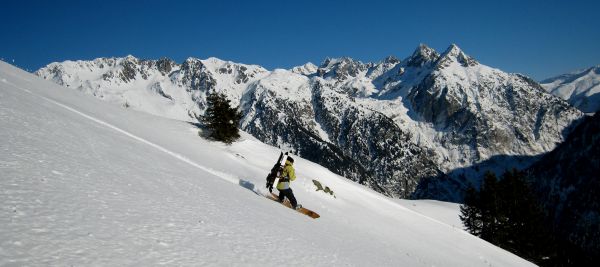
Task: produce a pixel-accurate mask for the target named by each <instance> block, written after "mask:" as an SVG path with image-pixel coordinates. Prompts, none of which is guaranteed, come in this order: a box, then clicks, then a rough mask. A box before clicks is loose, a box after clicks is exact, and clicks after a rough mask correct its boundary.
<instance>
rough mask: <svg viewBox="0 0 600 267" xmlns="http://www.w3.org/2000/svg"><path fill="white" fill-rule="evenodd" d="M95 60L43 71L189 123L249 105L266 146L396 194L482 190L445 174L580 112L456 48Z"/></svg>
mask: <svg viewBox="0 0 600 267" xmlns="http://www.w3.org/2000/svg"><path fill="white" fill-rule="evenodd" d="M103 61H108V62H113V63H112V64H111V65H109V66H111V67H112V68H113V70H112V72H116V73H117V74H118V75H117V74H115V75H112V76H109V77H108V78H107V79H106V80H104V79H98V78H95V77H99V76H104V75H103V74H102V75H100V73H98V72H99V71H98V70H97V69H98V67H96V71H95V70H93V69H92V70H90V69H91V68H90V67H85V66H88V65H89V64H92V65H95V66H97V65H98V64H99V63H98V62H103ZM92 62H93V63H89V62H80V61H78V63H79V65H78V66H75V67H72V66H71V65H72V64H73V63H72V62H65V63H52V64H50V65H49V66H48V67H45V68H42V69H40V70H38V71H37V72H36V74H37V75H38V76H40V77H43V78H45V79H50V80H53V81H55V82H58V83H59V84H63V85H67V86H69V87H71V88H78V89H79V90H82V91H87V92H90V93H92V94H94V95H98V94H97V92H100V93H102V94H101V95H100V97H103V96H102V95H109V92H110V94H112V95H118V96H120V97H121V98H111V99H107V97H106V96H104V97H103V98H105V99H107V100H109V101H116V102H121V103H124V104H127V105H129V106H131V107H133V108H135V109H141V110H144V111H148V112H150V113H153V114H157V115H162V116H166V117H170V118H176V119H183V120H197V119H198V116H199V115H200V114H202V112H203V110H204V108H205V95H206V93H207V92H208V91H210V90H217V91H221V92H224V93H225V94H226V95H227V96H228V97H229V98H230V99H231V100H232V102H233V104H235V105H237V104H238V103H239V104H240V105H241V108H242V110H243V112H244V118H243V120H242V122H241V125H240V126H241V128H242V129H244V130H246V131H248V132H250V133H251V134H253V135H255V136H256V137H257V138H258V139H260V140H261V141H263V142H265V143H268V144H272V145H277V146H280V147H285V148H287V149H291V150H294V151H296V152H297V153H299V154H300V155H303V156H305V158H307V159H309V160H313V161H315V162H317V163H319V164H322V165H324V166H326V167H328V168H329V169H331V170H333V171H335V172H337V173H339V174H343V175H344V176H346V177H348V178H350V179H352V180H355V181H358V182H361V183H365V184H368V185H370V186H371V187H373V188H374V189H376V190H378V191H379V192H382V193H385V194H387V195H390V196H395V197H408V196H411V195H413V196H419V197H428V198H438V199H440V198H441V199H447V200H458V199H460V193H456V192H460V190H461V189H462V188H463V187H464V186H466V184H467V183H469V182H471V183H477V179H478V175H477V174H478V172H482V171H483V170H478V171H477V172H475V174H472V172H466V173H461V174H459V175H456V176H453V177H446V175H445V174H444V172H449V171H451V170H454V169H457V168H464V167H468V166H471V165H473V164H474V163H477V162H482V161H485V160H486V159H489V158H491V157H493V156H497V155H516V156H518V155H537V154H540V153H544V152H547V151H549V150H551V149H553V148H554V147H555V145H556V144H557V143H559V142H561V141H562V139H563V133H564V132H565V131H566V132H568V127H569V125H570V124H571V123H572V122H574V121H576V120H577V119H578V118H580V117H581V116H582V114H581V112H579V111H577V110H575V109H573V108H572V107H570V106H569V105H568V104H567V103H566V102H564V101H562V100H560V99H558V98H556V97H554V96H552V95H549V94H547V93H546V92H545V91H544V90H542V89H541V87H540V86H539V85H538V84H537V83H535V82H534V81H532V80H531V79H529V78H527V77H524V76H522V75H518V74H507V73H504V72H502V71H500V70H497V69H493V68H490V67H487V66H484V65H481V64H480V63H478V62H477V61H476V60H475V59H473V58H472V57H470V56H468V55H466V54H465V53H464V52H463V51H462V50H460V48H459V47H458V46H456V45H451V46H450V47H449V48H448V49H447V50H446V51H444V53H442V54H438V53H437V52H436V51H435V50H433V49H431V48H429V47H427V46H426V45H423V44H421V45H419V47H417V49H415V51H414V53H413V54H412V55H411V56H410V57H408V58H406V59H405V60H399V59H397V58H395V57H387V58H385V59H384V60H382V61H380V62H377V63H362V62H360V61H357V60H353V59H351V58H347V57H346V58H339V59H327V60H325V61H324V62H323V63H322V64H321V65H320V66H319V67H316V66H315V65H313V64H305V65H303V66H299V67H296V68H293V69H292V70H290V71H288V70H274V71H267V70H265V69H264V68H261V67H259V66H255V65H244V64H238V63H232V62H227V61H222V60H218V59H215V58H210V59H207V60H198V59H193V58H189V59H187V60H186V61H185V62H184V63H182V64H181V65H178V64H176V63H173V62H172V61H168V60H166V59H162V61H161V62H162V63H160V64H159V63H158V61H151V60H137V67H131V66H130V67H128V65H130V62H131V63H135V62H136V60H134V58H132V57H127V58H125V59H97V60H95V61H92ZM100 64H102V63H100ZM81 65H83V66H84V67H81ZM105 65H108V63H105ZM134 65H135V64H134ZM158 66H163V67H160V69H159V67H158ZM57 69H58V70H59V71H57ZM100 69H101V68H100ZM169 69H170V73H168V74H167V72H168V70H169ZM132 70H133V71H132ZM87 72H91V73H95V76H93V75H88V74H87ZM84 73H85V74H86V75H87V76H86V75H84ZM73 77H75V78H73ZM123 77H125V78H126V79H124V78H123ZM133 78H134V79H133ZM115 80H116V81H115ZM138 91H142V92H144V93H145V94H144V95H142V94H141V93H137V94H134V92H138ZM161 92H162V93H161ZM148 94H153V95H151V96H148ZM166 96H168V97H166ZM165 107H170V108H171V109H172V110H173V111H172V112H165V111H164V109H165ZM504 164H506V165H510V164H513V163H512V162H505V163H504ZM426 178H427V180H428V181H429V183H430V184H431V185H433V184H435V186H431V187H427V188H431V189H434V188H435V189H434V190H433V191H431V190H425V191H421V192H415V190H416V189H417V185H418V184H419V183H420V182H421V181H423V179H426ZM448 181H452V182H448ZM415 193H416V194H415Z"/></svg>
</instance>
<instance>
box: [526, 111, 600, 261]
mask: <svg viewBox="0 0 600 267" xmlns="http://www.w3.org/2000/svg"><path fill="white" fill-rule="evenodd" d="M528 171H529V174H530V177H531V183H532V185H533V188H534V189H535V191H536V192H537V194H538V198H539V199H541V200H542V203H543V204H544V206H545V209H546V210H547V211H548V214H549V215H550V217H551V218H553V220H554V226H555V231H556V232H557V233H558V234H559V235H560V236H561V237H562V238H563V240H567V241H568V242H569V243H572V244H574V245H575V246H576V247H578V248H581V249H582V250H583V252H584V254H585V255H588V256H590V257H592V258H593V259H595V261H596V262H597V260H598V259H600V231H598V230H599V229H600V196H599V195H598V192H599V191H600V114H598V113H596V114H595V115H594V116H593V117H587V118H585V119H584V121H583V122H582V123H581V124H580V125H579V126H578V127H576V128H575V129H574V130H573V132H572V133H571V134H570V135H569V137H568V138H567V139H566V140H565V142H564V143H562V144H560V145H559V146H558V147H557V148H556V149H555V150H553V151H552V152H550V153H548V154H546V155H544V156H543V157H542V159H541V160H540V161H538V162H537V163H536V164H534V165H533V166H532V167H531V168H529V169H528ZM590 262H593V261H590Z"/></svg>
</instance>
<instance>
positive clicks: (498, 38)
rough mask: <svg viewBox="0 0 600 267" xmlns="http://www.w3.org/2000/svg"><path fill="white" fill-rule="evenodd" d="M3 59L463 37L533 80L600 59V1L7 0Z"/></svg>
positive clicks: (282, 60)
mask: <svg viewBox="0 0 600 267" xmlns="http://www.w3.org/2000/svg"><path fill="white" fill-rule="evenodd" d="M0 14H1V15H0V58H2V59H4V60H5V61H7V62H9V63H13V60H14V63H13V64H15V65H17V66H19V67H21V68H24V69H28V70H36V69H38V68H40V67H42V66H44V65H46V64H48V63H50V62H54V61H64V60H77V59H93V58H97V57H111V56H126V55H128V54H131V55H134V56H136V57H139V58H147V59H157V58H160V57H169V58H172V59H174V60H175V61H177V62H182V61H183V60H185V58H187V57H197V58H207V57H212V56H214V57H218V58H221V59H225V60H231V61H235V62H241V63H247V64H258V65H262V66H264V67H266V68H267V69H273V68H290V67H293V66H296V65H302V64H304V63H306V62H309V61H310V62H313V63H315V64H317V65H318V64H320V63H321V62H322V61H323V59H325V58H326V57H340V56H349V57H352V58H355V59H359V60H361V61H363V62H368V61H379V60H381V59H383V58H384V57H385V56H388V55H395V56H397V57H398V58H400V59H403V58H405V57H407V56H409V55H410V54H411V53H412V52H413V50H414V49H415V48H416V47H417V46H418V45H419V43H425V44H427V45H429V46H431V47H432V48H434V49H436V50H438V51H439V52H443V51H444V50H445V49H446V48H447V47H448V46H449V45H450V44H451V43H456V44H457V45H458V46H459V47H461V48H462V49H463V50H464V51H465V52H466V53H467V54H469V55H471V56H473V57H475V58H476V59H478V60H479V61H480V62H481V63H483V64H486V65H490V66H492V67H496V68H500V69H502V70H505V71H508V72H520V73H524V74H527V75H529V76H531V77H533V78H534V79H543V78H548V77H549V76H554V75H557V74H561V73H564V72H567V71H571V70H574V69H579V68H584V67H589V66H593V65H598V64H600V1H598V0H594V1H583V0H581V1H567V0H564V1H553V0H547V1H533V0H532V1H528V0H521V1H512V0H503V1H485V0H479V1H417V0H412V1H379V0H363V1H350V0H349V1H333V0H330V1H327V0H322V1H302V0H289V1H287V0H279V1H259V0H255V1H232V0H230V1H226V0H222V1H175V0H171V1H125V0H123V1H108V0H102V1H95V0H88V1H85V0H81V1H58V0H57V1H27V0H19V1H2V2H1V3H0Z"/></svg>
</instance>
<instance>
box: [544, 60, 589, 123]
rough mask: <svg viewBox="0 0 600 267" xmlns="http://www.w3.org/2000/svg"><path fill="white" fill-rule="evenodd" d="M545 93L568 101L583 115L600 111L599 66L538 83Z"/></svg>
mask: <svg viewBox="0 0 600 267" xmlns="http://www.w3.org/2000/svg"><path fill="white" fill-rule="evenodd" d="M540 83H541V85H542V87H544V89H546V91H548V92H550V93H552V94H554V95H557V96H559V97H561V98H562V99H564V100H567V101H569V103H571V105H573V106H574V107H577V108H578V109H580V110H581V111H583V112H585V113H594V112H596V111H598V110H600V65H598V66H595V67H591V68H587V69H583V70H578V71H574V72H571V73H567V74H563V75H559V76H556V77H553V78H549V79H546V80H543V81H541V82H540Z"/></svg>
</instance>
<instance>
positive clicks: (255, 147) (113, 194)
mask: <svg viewBox="0 0 600 267" xmlns="http://www.w3.org/2000/svg"><path fill="white" fill-rule="evenodd" d="M232 72H233V68H232ZM98 92H99V93H104V94H105V96H108V95H110V94H108V92H105V91H102V90H100V91H98ZM0 129H1V130H0V139H2V140H3V141H2V142H0V169H1V170H2V171H1V172H0V188H2V194H0V202H1V203H2V205H3V206H2V209H0V225H2V227H0V240H1V242H2V246H1V248H2V249H0V255H1V256H0V265H3V266H4V265H8V266H11V265H19V266H21V265H32V266H37V265H43V266H48V265H50V266H56V265H58V266H61V265H74V266H89V265H92V266H94V265H101V266H122V265H141V266H154V265H178V266H182V265H183V266H196V265H219V266H221V265H225V266H232V265H233V266H237V265H261V266H281V265H299V266H331V265H343V266H490V265H491V266H533V264H531V263H529V262H527V261H525V260H523V259H521V258H519V257H516V256H515V255H513V254H511V253H509V252H507V251H505V250H502V249H500V248H498V247H495V246H493V245H491V244H490V243H488V242H485V241H483V240H481V239H479V238H477V237H474V236H472V235H470V234H468V233H466V232H465V231H463V230H462V229H461V227H460V226H459V225H456V224H455V222H456V216H457V213H458V211H457V206H456V205H454V204H448V203H439V202H431V201H424V202H421V201H403V200H394V201H391V200H390V199H389V198H387V197H384V196H382V195H380V194H377V193H375V192H373V191H372V190H370V189H368V188H366V187H364V186H360V185H357V184H356V183H353V182H350V181H348V180H347V179H344V178H343V177H340V176H338V175H335V174H333V173H331V172H329V171H328V170H326V169H325V168H323V167H321V166H319V165H317V164H314V163H312V162H310V161H307V160H305V159H302V158H300V157H296V161H295V162H296V163H295V166H296V171H297V176H298V179H297V180H296V181H294V182H293V183H292V188H294V192H295V194H296V196H297V198H298V199H299V201H300V203H302V204H303V205H304V206H306V207H310V208H311V209H313V210H315V211H316V212H318V213H319V214H320V215H321V218H319V219H317V220H313V219H310V218H308V217H306V216H304V215H301V214H299V213H297V212H294V211H292V210H290V209H288V208H285V207H283V206H282V205H280V204H278V203H276V202H274V201H271V200H268V199H266V198H264V197H263V196H262V194H265V193H266V192H265V190H266V189H264V188H263V187H264V177H265V175H266V173H267V172H268V170H269V169H270V168H271V166H272V164H273V161H274V160H275V159H276V158H277V155H278V154H279V149H277V148H275V147H271V146H267V145H265V144H263V143H261V142H260V141H258V140H256V139H255V138H253V137H252V136H250V135H249V134H246V133H242V138H241V140H239V141H238V142H235V143H234V144H232V145H231V146H226V145H223V144H222V143H218V142H210V141H207V140H205V139H202V138H201V137H199V136H198V129H197V128H195V127H194V126H193V125H191V124H189V123H186V122H182V121H179V120H172V119H164V118H161V117H156V116H153V115H150V114H147V113H143V112H137V111H134V110H132V109H127V108H125V107H123V106H122V105H120V104H119V105H115V104H112V103H107V102H103V101H100V100H98V99H96V98H94V97H90V96H88V95H86V94H82V93H80V92H77V91H74V90H69V89H66V88H64V87H61V86H58V85H56V84H53V83H51V82H48V81H44V80H42V79H39V78H38V77H35V76H33V75H31V74H29V73H26V72H24V71H21V70H19V69H16V68H14V67H12V66H10V65H8V64H6V63H4V62H0ZM314 178H318V180H319V181H320V182H321V183H322V184H324V185H327V186H329V187H330V188H331V189H332V190H334V191H335V195H336V198H333V197H332V196H330V195H328V194H324V193H323V192H322V191H315V187H314V185H313V183H312V181H311V179H314ZM405 206H408V207H410V209H409V208H407V207H405ZM449 207H450V209H453V210H454V215H453V216H450V217H452V218H448V219H447V216H448V215H447V214H450V213H449V212H448V209H449ZM415 210H416V211H415ZM420 212H423V213H420ZM429 212H430V213H432V214H434V216H435V217H434V218H436V219H433V218H431V217H429V216H428V215H427V214H428V213H429ZM446 220H448V223H450V224H453V225H450V224H448V223H446ZM282 247H283V248H285V249H282Z"/></svg>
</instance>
